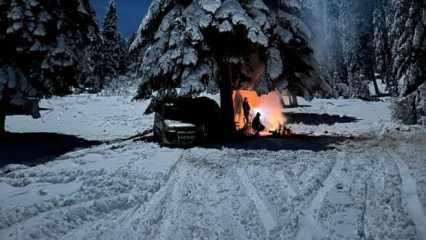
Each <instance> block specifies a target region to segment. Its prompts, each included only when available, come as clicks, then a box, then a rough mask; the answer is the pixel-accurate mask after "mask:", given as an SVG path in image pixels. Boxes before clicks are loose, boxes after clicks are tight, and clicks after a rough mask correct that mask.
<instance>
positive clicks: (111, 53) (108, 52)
mask: <svg viewBox="0 0 426 240" xmlns="http://www.w3.org/2000/svg"><path fill="white" fill-rule="evenodd" d="M117 21H118V16H117V6H116V3H115V0H110V1H109V3H108V8H107V13H106V16H105V19H104V23H103V30H102V35H103V46H102V52H103V54H104V61H103V64H104V68H105V69H104V72H103V74H104V77H105V78H114V77H117V76H118V75H120V74H123V73H125V72H126V70H127V62H126V60H127V50H126V49H127V48H126V43H125V41H124V39H123V38H122V37H121V35H120V33H119V32H118V25H117Z"/></svg>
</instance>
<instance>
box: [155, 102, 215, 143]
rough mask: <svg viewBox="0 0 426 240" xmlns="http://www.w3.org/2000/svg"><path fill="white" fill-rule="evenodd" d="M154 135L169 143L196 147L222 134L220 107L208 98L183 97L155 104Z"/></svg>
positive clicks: (160, 140)
mask: <svg viewBox="0 0 426 240" xmlns="http://www.w3.org/2000/svg"><path fill="white" fill-rule="evenodd" d="M154 111H155V121H154V137H155V138H156V139H157V140H158V141H159V142H160V143H161V144H163V145H167V146H193V145H198V144H201V143H204V142H206V141H207V140H211V139H215V138H218V137H220V134H221V132H222V131H221V128H220V126H221V118H220V116H221V114H220V107H219V105H218V104H217V103H216V102H215V101H214V100H211V99H209V98H207V97H199V98H189V97H179V98H171V99H166V100H162V101H161V102H159V103H157V104H156V106H155V109H154Z"/></svg>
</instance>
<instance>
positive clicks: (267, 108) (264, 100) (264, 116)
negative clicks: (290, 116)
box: [233, 90, 286, 134]
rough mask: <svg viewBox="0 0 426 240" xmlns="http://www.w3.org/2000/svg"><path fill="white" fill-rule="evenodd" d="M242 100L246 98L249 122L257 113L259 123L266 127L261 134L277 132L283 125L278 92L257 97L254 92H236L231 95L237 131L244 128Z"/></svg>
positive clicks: (281, 106)
mask: <svg viewBox="0 0 426 240" xmlns="http://www.w3.org/2000/svg"><path fill="white" fill-rule="evenodd" d="M244 98H247V100H248V103H249V105H250V108H251V111H250V122H251V121H253V118H254V117H255V116H256V114H257V113H260V114H261V122H262V124H263V125H264V126H265V127H266V130H265V132H264V133H263V134H268V133H269V132H271V131H276V130H279V129H281V128H282V127H283V126H284V125H285V123H286V119H285V117H284V113H283V110H284V106H283V104H282V96H281V94H280V93H279V92H278V91H274V92H270V93H269V94H266V95H262V96H258V95H257V93H256V92H255V91H249V90H237V91H234V93H233V100H234V111H235V123H236V126H237V130H241V129H243V128H244V126H245V124H244V122H245V121H244V110H243V101H244Z"/></svg>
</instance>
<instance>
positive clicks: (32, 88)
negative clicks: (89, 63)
mask: <svg viewBox="0 0 426 240" xmlns="http://www.w3.org/2000/svg"><path fill="white" fill-rule="evenodd" d="M0 19H2V20H1V21H0V52H1V53H2V54H1V55H0V72H1V74H0V99H2V101H4V102H5V103H6V106H16V107H19V108H22V106H24V105H26V104H27V103H28V102H32V101H34V100H33V99H36V98H40V97H43V96H51V95H64V94H67V93H69V92H70V88H71V87H72V86H74V85H75V84H76V82H77V79H78V78H79V75H80V73H81V68H82V66H81V62H82V61H81V59H82V57H83V56H84V55H83V52H84V51H83V50H84V48H85V47H86V45H87V44H88V43H90V42H97V41H98V39H99V34H98V26H97V25H96V21H95V18H94V13H93V11H92V9H91V7H90V4H89V1H88V0H71V1H70V0H67V1H55V2H49V3H48V4H47V3H46V2H45V1H39V0H29V1H21V0H4V1H0ZM33 115H36V114H33Z"/></svg>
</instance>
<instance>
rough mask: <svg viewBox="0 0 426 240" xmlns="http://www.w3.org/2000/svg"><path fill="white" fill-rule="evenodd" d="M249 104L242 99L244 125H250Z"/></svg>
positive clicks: (245, 99) (246, 100)
mask: <svg viewBox="0 0 426 240" xmlns="http://www.w3.org/2000/svg"><path fill="white" fill-rule="evenodd" d="M250 110H251V107H250V104H249V102H248V99H247V98H244V101H243V112H244V121H245V125H248V124H249V123H250Z"/></svg>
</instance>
